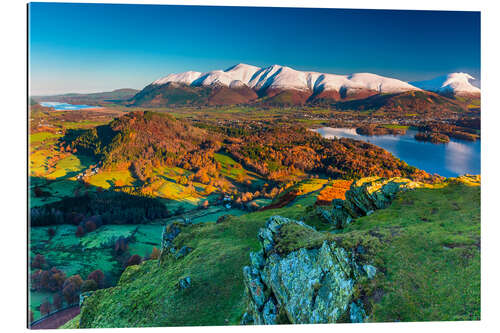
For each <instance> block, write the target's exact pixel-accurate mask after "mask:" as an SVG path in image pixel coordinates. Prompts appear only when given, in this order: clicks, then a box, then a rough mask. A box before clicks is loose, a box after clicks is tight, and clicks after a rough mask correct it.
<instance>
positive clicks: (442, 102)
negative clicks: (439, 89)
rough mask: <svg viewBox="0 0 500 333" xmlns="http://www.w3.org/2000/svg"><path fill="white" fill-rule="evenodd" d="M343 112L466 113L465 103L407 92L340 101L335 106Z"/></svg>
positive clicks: (422, 93)
mask: <svg viewBox="0 0 500 333" xmlns="http://www.w3.org/2000/svg"><path fill="white" fill-rule="evenodd" d="M335 107H337V108H338V109H344V110H385V111H393V112H401V111H412V112H413V111H416V112H419V111H436V112H440V111H442V112H446V111H453V112H461V111H466V110H467V106H466V104H465V103H463V102H461V101H458V100H455V99H451V98H448V97H445V96H441V95H438V94H436V93H432V92H428V91H408V92H404V93H399V94H377V95H373V96H370V97H367V98H363V99H356V100H351V101H342V102H338V103H336V104H335Z"/></svg>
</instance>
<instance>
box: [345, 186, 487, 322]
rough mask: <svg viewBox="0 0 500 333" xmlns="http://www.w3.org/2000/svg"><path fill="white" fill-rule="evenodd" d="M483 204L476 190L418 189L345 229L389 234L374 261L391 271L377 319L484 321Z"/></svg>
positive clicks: (452, 187)
mask: <svg viewBox="0 0 500 333" xmlns="http://www.w3.org/2000/svg"><path fill="white" fill-rule="evenodd" d="M479 203H480V189H479V187H477V186H467V185H462V184H452V185H449V186H447V187H444V188H442V189H419V190H415V191H411V192H408V193H405V194H404V195H401V196H399V197H398V198H397V199H396V200H395V201H394V202H393V204H392V205H391V207H390V208H388V209H385V210H380V211H377V212H375V213H374V214H373V215H371V216H368V217H363V218H361V219H359V220H358V221H356V223H353V224H351V225H350V226H349V227H348V228H347V229H346V233H349V232H352V233H356V232H361V233H362V234H365V233H369V232H371V231H373V230H382V231H385V232H386V236H383V237H382V242H381V248H379V249H377V252H376V256H377V258H376V259H375V260H379V261H381V262H383V263H384V266H385V269H386V270H387V274H386V275H385V277H384V279H383V280H382V281H381V282H380V283H381V285H383V289H384V296H383V298H382V300H381V302H380V303H378V304H376V305H375V306H374V312H373V320H375V321H398V320H399V321H424V320H425V321H429V320H431V321H432V320H478V319H480V281H481V278H480V204H479ZM387 231H389V232H387Z"/></svg>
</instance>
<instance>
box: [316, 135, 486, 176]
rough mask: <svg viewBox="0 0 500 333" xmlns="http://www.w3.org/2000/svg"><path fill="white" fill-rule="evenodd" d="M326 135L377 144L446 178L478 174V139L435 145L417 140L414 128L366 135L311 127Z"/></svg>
mask: <svg viewBox="0 0 500 333" xmlns="http://www.w3.org/2000/svg"><path fill="white" fill-rule="evenodd" d="M313 131H315V132H317V133H319V134H320V135H321V136H323V137H325V138H334V137H341V138H351V139H356V140H361V141H365V142H369V143H372V144H374V145H377V146H379V147H381V148H384V149H385V150H387V151H389V152H391V153H392V154H393V155H394V156H396V157H397V158H399V159H401V160H403V161H405V162H406V163H408V164H409V165H411V166H414V167H417V168H419V169H422V170H425V171H427V172H428V173H431V174H434V173H437V174H439V175H441V176H445V177H455V176H459V175H463V174H466V173H469V174H480V173H481V141H480V140H478V141H475V142H471V141H462V140H456V139H453V138H450V142H449V143H445V144H434V143H430V142H421V141H417V140H415V138H414V135H415V133H417V131H414V130H408V131H407V132H406V134H404V135H377V136H366V135H360V134H357V133H356V129H354V128H332V127H322V128H317V129H314V130H313Z"/></svg>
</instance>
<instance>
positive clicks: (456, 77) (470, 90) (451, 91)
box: [411, 73, 481, 96]
mask: <svg viewBox="0 0 500 333" xmlns="http://www.w3.org/2000/svg"><path fill="white" fill-rule="evenodd" d="M471 80H474V78H473V77H472V76H471V75H469V74H467V73H450V74H447V75H442V76H438V77H436V78H434V79H431V80H425V81H416V82H411V84H412V85H414V86H416V87H419V88H421V89H425V90H429V91H433V92H436V93H438V94H441V95H445V96H479V95H480V94H481V89H479V88H477V87H475V86H473V85H472V84H471V83H470V81H471Z"/></svg>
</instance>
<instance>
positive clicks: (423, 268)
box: [72, 182, 480, 328]
mask: <svg viewBox="0 0 500 333" xmlns="http://www.w3.org/2000/svg"><path fill="white" fill-rule="evenodd" d="M320 191H321V189H318V190H316V191H314V192H311V193H307V192H306V194H304V195H303V196H301V197H298V198H297V199H295V200H294V201H293V202H291V203H290V204H289V205H288V206H285V207H283V208H279V209H274V210H266V211H262V212H255V213H250V214H247V215H243V216H239V217H231V218H228V219H225V220H224V221H223V222H222V223H219V224H215V223H206V224H200V225H193V226H188V227H184V228H183V230H182V231H181V233H180V235H179V236H178V237H177V238H176V239H175V246H176V248H180V247H182V246H189V247H191V248H193V251H192V252H191V253H189V254H188V255H187V256H185V257H182V258H180V259H177V260H175V259H173V258H172V257H169V258H168V259H167V260H166V261H165V262H163V264H162V265H161V266H158V261H156V260H149V261H147V262H144V263H143V264H141V265H138V266H132V267H129V268H128V269H127V270H126V271H125V272H124V273H123V275H122V277H121V279H120V282H119V283H118V285H117V286H116V287H113V288H109V289H104V290H99V291H97V292H96V293H95V294H94V296H92V297H91V298H89V299H88V300H87V303H86V304H85V306H84V307H83V309H82V314H81V317H80V320H81V321H80V327H81V328H83V327H124V326H179V325H225V324H238V323H239V321H240V319H241V315H242V314H243V312H244V307H245V297H244V287H243V281H242V267H243V266H245V265H247V264H248V263H249V258H248V254H249V252H250V251H255V250H258V247H259V245H258V244H259V243H258V241H257V237H256V235H257V232H258V230H259V228H260V227H262V226H263V225H264V223H265V221H266V220H267V219H268V218H269V217H270V216H272V215H282V216H285V217H290V218H294V219H299V220H303V221H305V222H306V223H310V224H316V223H317V216H315V214H314V213H313V209H311V208H312V206H313V205H314V203H315V202H316V197H317V195H318V193H319V192H320ZM282 233H283V234H282V235H281V238H280V239H281V242H283V243H282V244H280V246H281V248H282V249H285V250H287V251H292V250H294V249H298V248H300V247H304V246H306V247H315V246H319V245H320V244H321V243H322V241H323V240H324V239H327V238H329V239H335V240H337V241H338V242H340V244H341V245H342V246H343V247H345V248H347V249H352V250H354V251H358V252H360V253H359V255H363V256H366V258H367V259H368V260H369V261H372V262H373V263H374V265H375V266H376V267H378V271H380V272H382V274H377V277H376V278H375V279H374V280H370V282H368V281H365V283H363V284H361V285H360V287H359V290H358V291H357V297H358V298H359V299H360V300H361V301H363V302H364V303H365V306H366V308H367V309H368V311H369V312H370V313H371V314H372V316H371V320H373V321H418V320H463V319H469V320H470V319H479V317H480V307H479V306H480V288H479V287H480V286H479V283H480V276H479V274H480V270H479V268H480V267H479V264H480V255H479V248H480V243H479V242H480V188H479V186H477V184H475V183H469V184H465V183H463V182H457V183H455V182H448V183H443V184H439V185H435V186H434V188H423V189H416V190H413V191H409V192H405V193H402V194H399V195H398V196H397V197H396V200H395V201H394V202H393V204H392V205H391V206H389V207H388V208H387V209H383V210H379V211H377V212H375V213H374V214H372V215H370V216H366V217H362V218H360V219H358V220H357V221H355V222H354V223H352V224H351V225H350V226H349V227H348V228H346V229H345V230H343V231H342V232H341V233H327V232H314V233H310V232H309V233H308V232H304V231H300V232H297V231H296V230H295V231H294V230H288V231H287V229H284V230H283V231H282ZM360 245H361V247H362V248H363V251H361V250H359V249H360V247H359V246H360ZM361 252H362V253H361ZM187 276H189V277H191V280H192V286H191V287H190V288H188V289H180V288H179V287H178V282H179V279H181V278H184V277H187ZM72 324H73V325H74V324H75V323H72Z"/></svg>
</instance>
